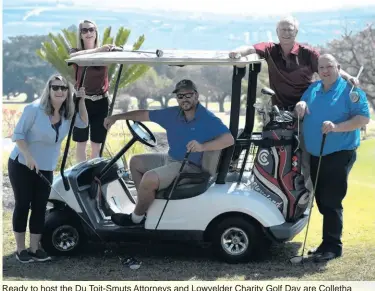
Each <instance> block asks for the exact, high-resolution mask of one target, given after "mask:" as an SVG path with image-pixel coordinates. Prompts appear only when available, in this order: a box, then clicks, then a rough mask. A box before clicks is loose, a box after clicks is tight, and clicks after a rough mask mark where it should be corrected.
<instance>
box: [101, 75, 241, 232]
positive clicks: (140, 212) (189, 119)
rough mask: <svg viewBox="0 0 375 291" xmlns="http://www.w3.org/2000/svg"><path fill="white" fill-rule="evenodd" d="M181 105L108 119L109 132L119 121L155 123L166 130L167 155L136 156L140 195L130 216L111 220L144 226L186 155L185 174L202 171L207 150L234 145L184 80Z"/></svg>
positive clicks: (135, 173)
mask: <svg viewBox="0 0 375 291" xmlns="http://www.w3.org/2000/svg"><path fill="white" fill-rule="evenodd" d="M173 93H176V97H177V102H178V106H174V107H169V108H165V109H159V110H135V111H131V112H126V113H122V114H117V115H113V116H110V117H107V118H106V120H105V121H104V127H106V128H107V130H108V129H109V128H110V127H111V126H112V125H113V124H114V123H115V122H116V121H117V120H123V119H130V120H134V121H152V122H155V123H157V124H159V125H160V126H161V127H163V128H164V129H165V130H166V133H167V138H168V144H169V151H168V153H162V154H160V153H153V154H143V155H137V156H133V157H132V159H131V160H130V171H131V174H132V178H133V180H134V183H135V187H136V189H137V192H138V199H137V204H136V207H135V209H134V211H133V213H131V214H121V213H117V214H114V215H112V221H113V222H114V223H116V224H118V225H121V226H137V225H138V226H140V225H143V224H144V221H145V213H146V211H147V209H148V207H149V206H150V205H151V203H152V202H153V201H154V199H155V193H156V191H158V190H159V189H165V188H166V187H167V186H169V185H170V184H171V183H172V182H173V180H174V178H175V177H176V176H177V174H178V171H179V169H180V167H181V163H182V160H183V159H184V156H185V154H186V152H188V151H190V152H191V154H190V155H189V161H188V162H187V164H186V165H185V167H184V172H193V173H194V172H196V173H199V172H200V171H201V158H202V154H203V152H204V151H214V150H221V149H224V148H226V147H229V146H231V145H233V143H234V139H233V136H232V134H231V133H230V131H229V129H228V128H227V127H226V126H225V125H224V124H223V122H222V121H221V120H220V119H219V118H218V117H216V116H215V115H214V114H213V113H212V112H210V111H208V110H207V109H206V108H205V107H204V106H202V105H201V104H200V102H199V100H198V98H199V93H198V90H197V87H196V85H195V84H194V83H193V82H192V81H191V80H181V81H180V82H178V83H177V84H176V87H175V90H174V91H173Z"/></svg>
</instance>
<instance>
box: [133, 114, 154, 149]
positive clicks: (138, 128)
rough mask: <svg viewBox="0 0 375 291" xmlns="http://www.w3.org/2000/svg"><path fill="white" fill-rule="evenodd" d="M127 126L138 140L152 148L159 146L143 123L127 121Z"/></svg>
mask: <svg viewBox="0 0 375 291" xmlns="http://www.w3.org/2000/svg"><path fill="white" fill-rule="evenodd" d="M130 122H132V124H131V123H130ZM126 124H127V125H128V127H129V130H130V132H131V134H132V135H133V136H134V138H135V139H136V140H138V141H139V142H141V143H143V144H145V145H147V146H149V147H152V148H153V147H155V146H156V145H157V142H156V138H155V136H154V134H153V133H152V132H151V131H150V130H149V129H148V128H147V126H146V125H144V124H143V123H142V122H139V121H133V120H126Z"/></svg>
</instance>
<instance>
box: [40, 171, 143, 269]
mask: <svg viewBox="0 0 375 291" xmlns="http://www.w3.org/2000/svg"><path fill="white" fill-rule="evenodd" d="M36 173H37V174H38V176H39V177H40V178H42V180H43V181H44V182H46V183H47V184H48V185H49V187H50V188H51V189H52V190H53V191H55V193H56V194H57V195H59V197H60V198H61V199H62V200H63V201H64V202H65V203H67V202H66V200H65V199H64V197H63V196H62V195H61V194H60V193H59V192H58V191H57V190H56V189H55V188H54V187H53V186H52V184H51V182H50V181H49V180H48V179H47V178H46V177H45V176H44V175H43V174H42V173H41V172H40V171H38V172H36ZM76 213H77V215H78V216H79V217H80V218H81V219H82V220H83V221H84V222H85V223H86V224H87V225H88V227H89V228H90V229H91V230H92V231H93V232H94V233H95V234H96V235H97V237H98V238H99V239H100V240H101V242H102V243H105V241H104V240H103V239H102V237H101V236H100V235H99V234H98V233H97V231H96V230H95V229H94V227H93V226H91V225H90V223H88V222H87V221H86V220H85V219H84V218H83V217H82V216H81V215H80V214H79V213H78V212H76ZM109 250H110V251H111V252H112V253H114V251H113V249H112V248H111V247H109ZM117 257H118V258H119V260H120V262H121V264H123V265H124V266H127V267H129V268H130V269H133V270H136V269H139V268H140V266H141V264H142V262H140V261H138V260H136V259H135V258H133V257H127V258H125V259H124V260H123V259H122V258H121V257H120V256H119V255H117Z"/></svg>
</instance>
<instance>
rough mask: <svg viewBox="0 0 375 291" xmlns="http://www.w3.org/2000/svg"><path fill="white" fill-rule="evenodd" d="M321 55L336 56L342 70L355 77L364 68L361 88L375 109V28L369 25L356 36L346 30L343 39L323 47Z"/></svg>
mask: <svg viewBox="0 0 375 291" xmlns="http://www.w3.org/2000/svg"><path fill="white" fill-rule="evenodd" d="M321 53H330V54H332V55H334V56H335V58H336V59H337V61H338V62H339V63H340V65H341V66H342V68H343V69H344V70H345V71H347V72H348V73H350V74H351V75H354V76H355V75H357V73H358V71H359V68H360V67H361V65H363V66H364V70H363V72H362V75H361V76H360V86H361V87H362V88H363V89H364V91H365V92H366V95H367V98H368V101H369V103H370V104H371V106H372V107H373V108H374V109H375V28H373V27H372V25H369V26H368V27H367V28H366V29H364V30H363V31H361V32H359V33H356V34H353V33H352V32H351V31H350V32H348V29H345V31H344V34H343V35H342V38H341V39H339V40H333V41H331V42H330V43H328V44H327V46H326V47H322V48H321Z"/></svg>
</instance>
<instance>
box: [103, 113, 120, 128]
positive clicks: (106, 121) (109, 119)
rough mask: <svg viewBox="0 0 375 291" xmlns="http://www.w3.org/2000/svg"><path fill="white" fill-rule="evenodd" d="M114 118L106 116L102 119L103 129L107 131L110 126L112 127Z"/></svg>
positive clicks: (114, 121)
mask: <svg viewBox="0 0 375 291" xmlns="http://www.w3.org/2000/svg"><path fill="white" fill-rule="evenodd" d="M116 121H117V120H116V118H115V117H114V116H108V117H106V118H105V119H104V123H103V125H104V127H105V129H106V130H109V129H110V128H111V126H112V125H114V124H115V123H116Z"/></svg>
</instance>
